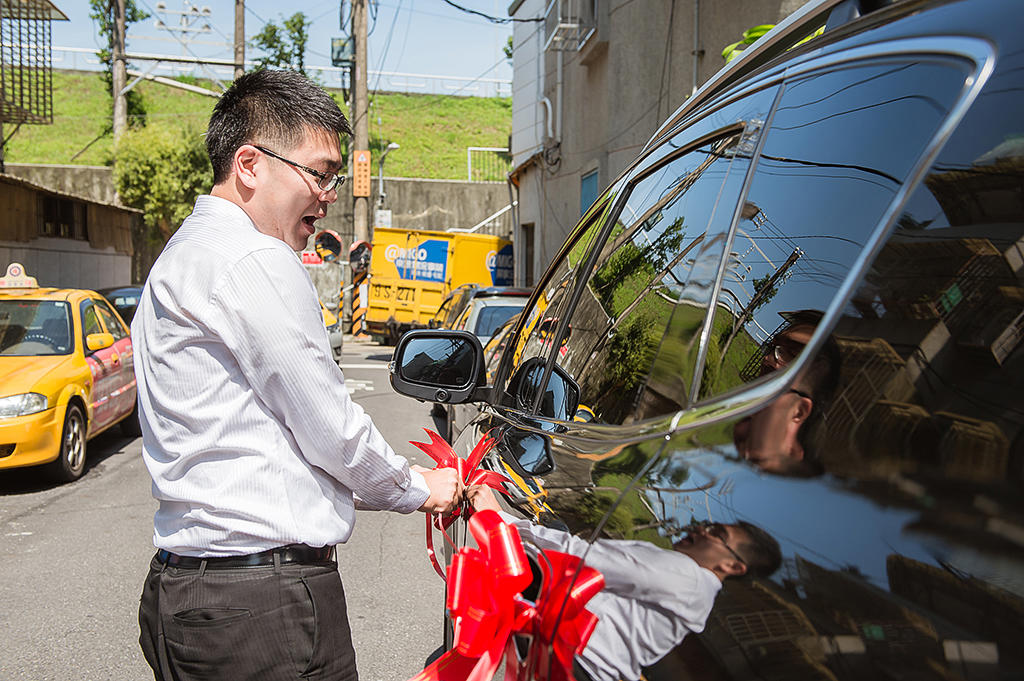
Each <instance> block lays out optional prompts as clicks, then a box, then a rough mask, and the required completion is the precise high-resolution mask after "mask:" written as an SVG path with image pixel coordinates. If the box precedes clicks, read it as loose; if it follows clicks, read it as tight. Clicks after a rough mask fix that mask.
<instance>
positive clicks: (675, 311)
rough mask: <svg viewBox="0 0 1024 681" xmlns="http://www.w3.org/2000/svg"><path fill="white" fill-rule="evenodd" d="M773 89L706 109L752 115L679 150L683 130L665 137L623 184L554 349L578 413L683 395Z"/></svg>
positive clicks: (648, 405) (613, 410)
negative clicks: (621, 198)
mask: <svg viewBox="0 0 1024 681" xmlns="http://www.w3.org/2000/svg"><path fill="white" fill-rule="evenodd" d="M773 96H774V91H762V92H759V93H756V94H755V95H753V96H752V97H750V98H749V99H747V100H744V101H742V102H739V103H736V104H734V105H732V107H731V108H728V110H727V111H724V112H719V114H718V115H716V116H714V118H715V119H716V120H723V119H726V120H727V119H728V118H730V117H731V116H735V115H740V114H741V113H742V114H744V115H748V116H750V119H749V120H748V121H747V123H746V124H745V125H744V124H740V123H737V122H736V121H735V120H734V121H732V123H731V125H730V126H729V128H728V129H727V131H724V132H721V133H719V134H718V135H713V136H710V137H709V138H708V139H706V140H704V141H701V142H698V143H697V144H696V145H692V144H691V147H690V148H689V149H686V144H685V141H684V140H685V139H687V138H691V139H692V137H690V136H691V135H692V132H691V131H687V132H686V133H684V135H681V136H680V138H681V139H678V140H674V141H673V142H672V143H670V144H668V145H666V146H669V147H674V148H675V149H676V150H677V153H676V154H675V155H674V156H670V157H669V158H668V160H667V161H665V162H663V163H661V164H660V165H658V166H656V167H655V168H654V169H652V170H650V171H648V172H647V173H646V174H644V175H642V176H641V179H639V180H638V181H635V182H633V183H632V184H631V186H630V189H629V193H628V196H627V198H626V201H625V204H624V208H623V210H622V211H621V212H620V213H619V215H618V218H617V220H616V222H615V224H614V225H613V227H612V229H611V232H610V235H609V238H608V240H607V242H606V243H605V245H604V247H603V249H602V253H601V256H600V258H599V259H598V262H597V264H596V266H595V268H594V272H593V274H592V276H591V277H590V279H589V280H588V282H587V286H586V289H585V291H584V293H583V295H582V296H581V297H580V302H579V304H578V306H577V309H576V310H575V311H574V313H573V316H572V320H571V324H570V328H569V334H570V335H569V339H568V342H567V344H566V351H565V352H564V353H562V354H561V355H559V356H558V358H557V361H558V364H559V365H560V366H562V367H563V368H564V369H565V370H566V372H567V373H568V374H569V375H571V376H573V377H574V378H575V380H576V381H577V382H578V383H579V386H580V392H581V396H580V405H581V408H584V409H585V412H586V417H587V419H588V420H592V421H594V422H598V423H616V424H618V423H624V422H626V421H627V420H629V421H632V420H639V419H645V418H652V417H655V416H660V415H663V414H668V413H672V412H675V411H678V410H679V409H682V408H684V407H686V406H687V404H688V403H689V391H690V388H691V386H692V381H691V379H692V376H693V371H694V367H695V364H696V357H697V350H698V347H699V344H698V342H697V340H698V339H699V335H700V329H701V327H702V325H703V322H704V317H705V315H706V310H707V306H708V301H709V300H710V297H711V290H712V286H713V284H714V280H715V273H716V272H717V270H718V267H719V263H720V262H721V258H722V254H723V251H724V248H725V240H726V235H727V233H728V228H729V224H730V221H731V219H732V214H733V210H734V207H735V204H736V198H737V197H738V196H739V195H740V192H741V190H742V183H743V178H744V177H745V175H746V172H747V169H748V168H749V165H750V155H751V153H752V152H753V150H754V148H755V145H756V141H757V138H758V135H759V134H760V130H761V121H762V120H763V118H764V117H765V116H766V115H767V113H768V110H769V108H770V105H771V102H772V98H773ZM679 149H685V151H684V152H683V153H679V151H678V150H679Z"/></svg>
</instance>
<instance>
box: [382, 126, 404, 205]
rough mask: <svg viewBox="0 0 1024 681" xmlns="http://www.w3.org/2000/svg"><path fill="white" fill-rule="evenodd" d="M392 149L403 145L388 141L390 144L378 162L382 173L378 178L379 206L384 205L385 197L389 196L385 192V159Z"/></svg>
mask: <svg viewBox="0 0 1024 681" xmlns="http://www.w3.org/2000/svg"><path fill="white" fill-rule="evenodd" d="M392 149H401V147H400V146H398V145H397V144H395V143H394V142H388V146H386V147H385V148H384V153H383V154H381V155H380V162H379V163H377V171H378V173H379V175H380V177H378V178H377V208H383V207H384V197H385V196H387V194H385V193H384V159H385V158H387V157H388V152H389V151H391V150H392Z"/></svg>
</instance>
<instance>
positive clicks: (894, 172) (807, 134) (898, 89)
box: [700, 60, 968, 397]
mask: <svg viewBox="0 0 1024 681" xmlns="http://www.w3.org/2000/svg"><path fill="white" fill-rule="evenodd" d="M967 75H968V69H967V66H966V65H965V64H964V63H962V62H959V61H953V60H948V61H938V60H932V61H928V62H916V63H892V62H886V63H879V64H872V65H866V66H859V67H856V68H845V69H840V70H835V71H830V72H824V73H817V74H814V75H811V76H808V77H805V78H801V79H800V80H797V81H796V82H793V83H791V84H789V85H787V88H786V90H785V92H784V93H783V95H782V97H781V100H780V102H779V105H778V108H777V110H776V112H775V114H774V117H773V120H772V123H771V127H770V129H769V131H768V133H767V138H766V140H765V143H764V148H763V151H762V153H761V155H760V157H759V159H758V162H757V168H756V170H755V175H754V179H753V183H752V185H751V189H750V191H749V193H748V195H747V196H746V200H745V202H744V205H743V210H742V214H741V220H740V222H739V224H738V227H737V230H736V235H735V238H734V241H733V243H732V248H731V249H730V251H731V252H730V255H729V258H730V262H729V263H728V265H727V267H726V272H725V278H724V281H723V285H722V292H721V294H720V296H719V300H718V305H717V307H716V314H715V319H714V326H713V328H712V330H711V334H710V336H709V339H708V345H707V352H706V358H705V362H704V367H703V373H702V378H701V384H700V396H701V397H709V396H713V395H716V394H719V393H722V392H724V391H727V390H730V389H732V388H734V387H736V386H738V385H740V384H742V383H744V382H746V381H749V380H752V379H754V378H757V377H758V376H759V375H761V373H760V372H759V367H761V365H762V360H763V358H764V356H765V353H766V352H767V351H768V349H769V348H770V347H771V344H772V340H773V338H775V337H776V335H777V333H778V332H779V330H780V329H782V328H784V327H785V325H786V323H787V321H786V318H785V317H786V314H787V313H788V312H793V311H797V310H805V309H816V310H819V311H823V310H825V309H826V308H827V307H828V305H829V303H830V302H831V301H832V298H833V296H834V295H835V292H836V290H837V289H838V287H839V286H840V284H841V283H842V282H843V280H844V279H845V277H846V275H847V273H848V272H849V269H850V267H851V265H852V264H853V262H854V261H855V259H856V258H857V256H858V255H859V254H860V252H861V250H862V249H863V247H864V244H865V242H866V240H867V238H868V236H869V235H870V234H871V233H872V232H873V231H874V229H875V227H876V226H877V222H878V220H879V219H880V218H881V217H882V215H883V213H884V212H885V210H886V208H887V207H888V206H889V205H890V203H891V202H892V200H893V198H894V196H895V195H896V192H897V191H899V189H900V187H901V186H902V184H903V182H904V181H905V179H906V177H907V174H908V173H909V172H910V170H911V169H912V168H913V166H914V165H915V163H916V162H917V161H918V159H919V158H920V155H921V153H922V152H923V150H924V148H925V146H926V145H927V144H928V143H929V142H930V141H931V140H932V137H933V135H934V134H935V132H936V130H937V128H938V126H939V125H940V124H941V123H942V122H943V120H944V119H945V117H946V114H947V113H948V112H949V110H950V108H951V107H952V105H953V104H954V103H955V101H956V100H957V97H958V95H959V94H960V92H961V90H962V88H963V85H964V81H965V78H966V77H967Z"/></svg>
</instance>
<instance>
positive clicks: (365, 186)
mask: <svg viewBox="0 0 1024 681" xmlns="http://www.w3.org/2000/svg"><path fill="white" fill-rule="evenodd" d="M353 154H354V157H353V158H354V161H353V163H352V175H353V177H352V196H365V197H367V198H369V196H370V152H369V150H367V149H356V150H355V151H354V152H353Z"/></svg>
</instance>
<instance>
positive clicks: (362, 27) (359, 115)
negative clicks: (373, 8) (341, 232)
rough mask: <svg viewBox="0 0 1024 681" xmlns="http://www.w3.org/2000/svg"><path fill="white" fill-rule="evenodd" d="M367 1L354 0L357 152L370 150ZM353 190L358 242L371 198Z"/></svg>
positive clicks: (364, 232) (365, 230) (364, 230)
mask: <svg viewBox="0 0 1024 681" xmlns="http://www.w3.org/2000/svg"><path fill="white" fill-rule="evenodd" d="M366 1H367V0H352V40H353V41H354V42H355V48H356V49H355V64H354V65H353V67H352V111H351V115H352V129H353V133H354V134H355V140H354V141H355V148H356V150H357V151H358V150H367V151H368V150H369V148H370V117H369V111H368V110H367V109H368V104H367V82H366V81H367V80H368V77H369V71H368V70H367V58H366ZM350 186H351V187H352V190H353V195H352V213H353V225H352V228H353V232H354V240H355V241H357V242H358V241H368V240H369V237H370V232H369V228H368V227H369V222H370V220H369V218H370V197H369V192H367V195H366V196H356V195H355V188H356V183H355V182H352V183H350Z"/></svg>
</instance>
